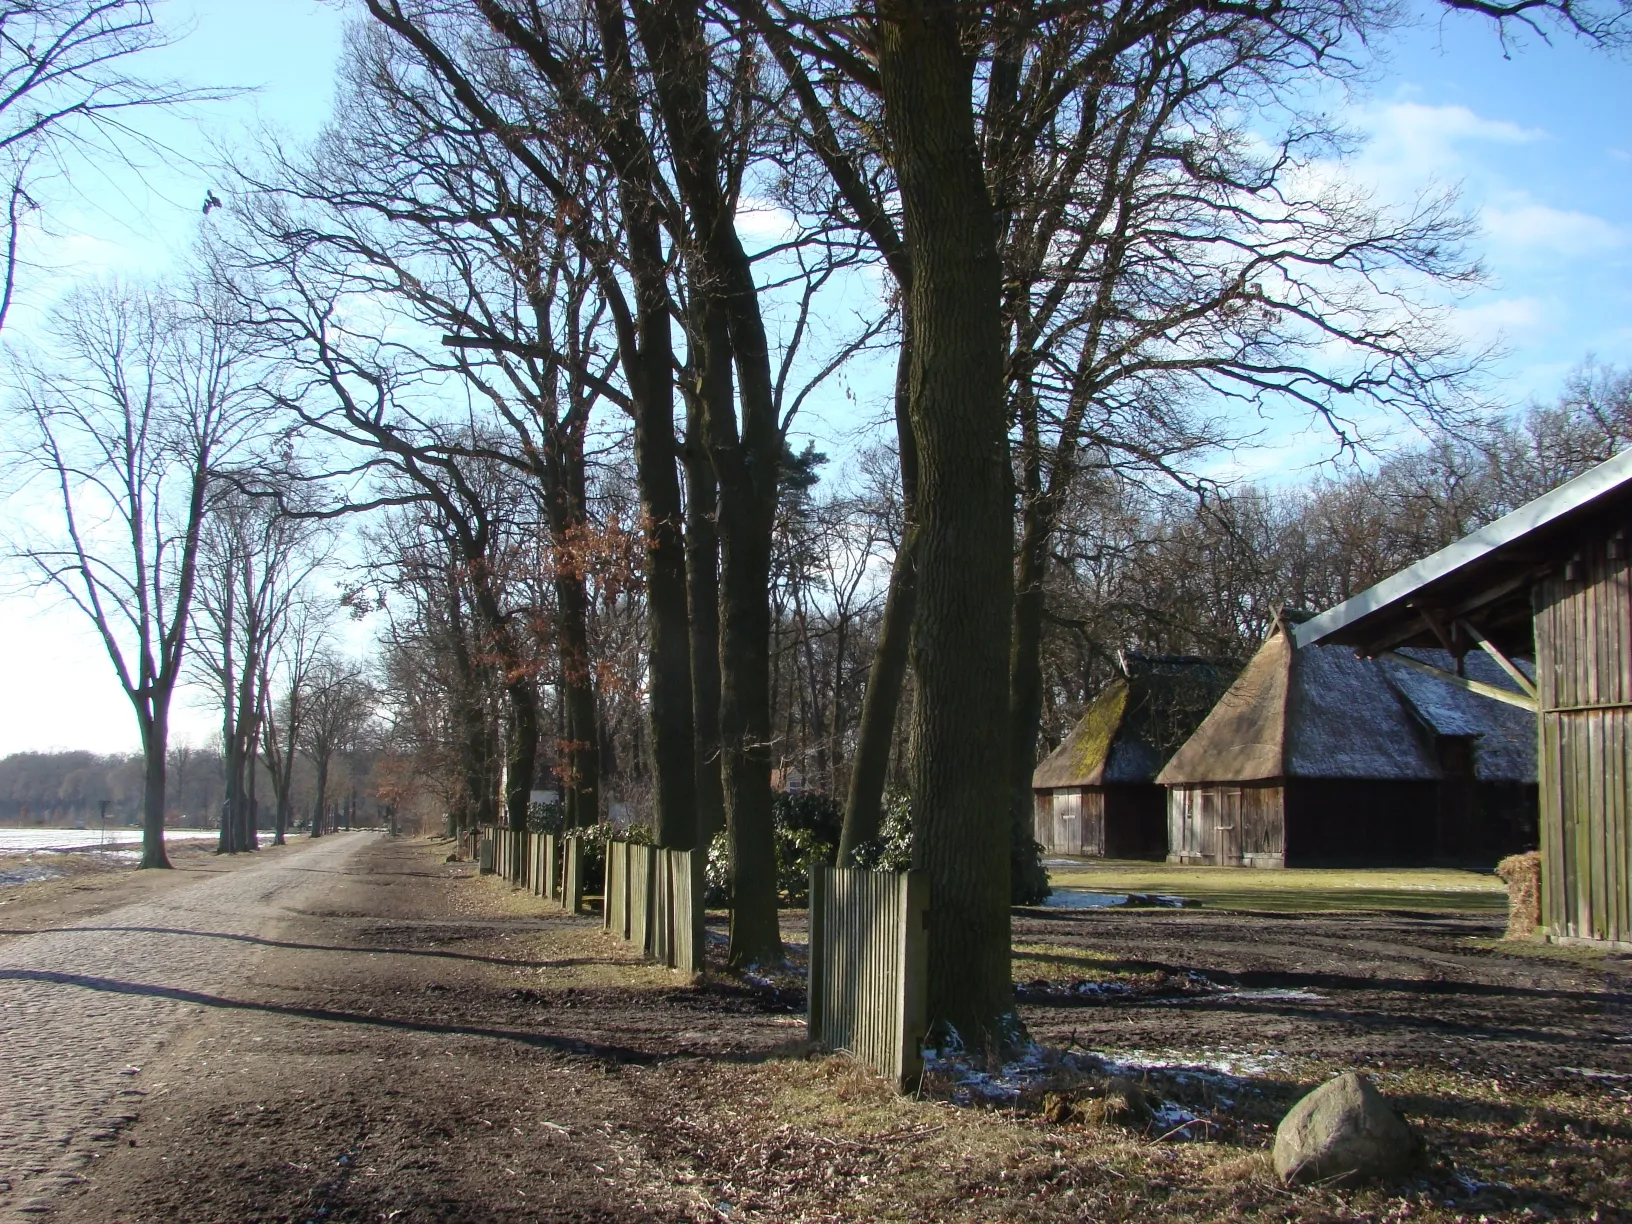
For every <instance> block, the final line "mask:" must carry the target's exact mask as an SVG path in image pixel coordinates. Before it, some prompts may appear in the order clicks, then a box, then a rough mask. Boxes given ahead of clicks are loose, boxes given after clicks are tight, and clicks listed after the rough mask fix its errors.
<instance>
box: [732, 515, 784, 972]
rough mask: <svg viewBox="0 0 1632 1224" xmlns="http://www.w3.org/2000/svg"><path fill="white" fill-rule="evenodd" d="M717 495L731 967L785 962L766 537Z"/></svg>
mask: <svg viewBox="0 0 1632 1224" xmlns="http://www.w3.org/2000/svg"><path fill="white" fill-rule="evenodd" d="M732 503H733V499H732V498H731V497H730V496H725V497H722V500H721V509H722V511H723V514H722V530H721V532H720V535H721V541H720V543H721V548H720V591H721V607H720V612H721V616H720V661H721V668H720V745H721V782H722V784H723V787H724V791H725V802H726V818H727V822H728V825H729V832H730V835H731V963H732V965H734V966H736V967H738V968H747V967H748V966H750V965H754V964H775V963H778V962H780V961H781V959H782V939H781V932H780V930H779V927H778V923H777V896H776V842H775V837H774V835H773V832H772V828H771V710H770V698H769V693H770V668H769V661H770V633H771V616H770V608H769V605H768V603H767V601H766V598H765V592H766V588H767V586H768V584H769V582H770V561H771V550H770V533H769V532H768V531H763V530H760V529H759V526H758V524H757V523H755V522H754V521H753V519H752V518H751V517H750V516H751V513H752V510H753V507H751V506H744V507H743V508H742V509H741V510H740V511H734V508H733V504H732Z"/></svg>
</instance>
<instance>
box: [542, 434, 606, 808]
mask: <svg viewBox="0 0 1632 1224" xmlns="http://www.w3.org/2000/svg"><path fill="white" fill-rule="evenodd" d="M578 458H579V460H580V463H581V460H582V453H581V452H580V454H579V456H578ZM578 474H579V476H580V478H581V476H582V472H581V470H580V471H579V473H578ZM563 478H565V473H563ZM550 492H551V502H552V509H551V512H550V518H551V522H550V527H551V532H552V534H553V535H554V537H555V538H554V544H555V551H556V557H557V560H556V566H555V580H554V587H555V625H556V649H557V652H558V653H559V654H560V657H561V701H562V705H563V707H564V711H563V712H564V714H565V722H566V726H567V728H568V735H567V737H566V742H564V743H562V744H561V745H560V746H559V753H560V756H561V758H562V760H563V763H564V764H565V765H566V769H565V770H564V774H565V776H564V777H563V778H562V793H563V798H564V799H565V804H564V806H565V809H566V813H567V816H568V818H569V822H570V824H572V825H573V826H574V827H576V826H578V825H589V824H594V823H595V820H596V818H597V816H598V814H599V812H600V793H601V770H600V753H599V752H598V751H597V750H596V749H597V745H596V743H595V736H594V735H593V734H591V733H586V731H585V728H592V727H593V726H594V725H595V677H594V669H593V660H592V659H591V658H590V650H589V593H588V591H587V590H586V589H585V586H584V573H583V568H582V566H581V564H580V563H578V562H577V561H576V560H574V559H572V558H573V550H574V546H575V545H576V544H578V543H579V542H580V541H579V539H578V537H580V536H581V535H582V531H583V528H584V521H583V515H582V514H581V513H577V512H575V508H576V507H581V506H582V504H583V503H582V500H581V498H578V497H573V496H572V495H571V494H570V493H569V492H567V491H566V490H563V491H562V492H561V493H560V494H559V495H557V494H556V493H555V491H554V490H551V491H550ZM556 502H559V503H560V505H559V506H556V505H555V503H556Z"/></svg>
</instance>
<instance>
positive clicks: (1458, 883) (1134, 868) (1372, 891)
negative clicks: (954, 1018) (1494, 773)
mask: <svg viewBox="0 0 1632 1224" xmlns="http://www.w3.org/2000/svg"><path fill="white" fill-rule="evenodd" d="M1049 882H1050V883H1052V884H1053V885H1054V886H1055V887H1056V888H1081V889H1086V890H1088V891H1090V892H1103V893H1163V894H1169V895H1173V896H1181V897H1187V898H1191V899H1194V900H1196V901H1200V902H1201V903H1202V904H1203V905H1207V906H1210V907H1214V908H1219V909H1238V910H1268V911H1273V912H1280V913H1298V912H1322V911H1332V910H1360V909H1393V910H1428V911H1435V912H1475V913H1488V912H1501V911H1504V910H1505V909H1506V908H1507V890H1506V889H1505V888H1503V886H1502V882H1501V881H1500V880H1499V879H1497V878H1496V876H1495V875H1493V874H1491V873H1489V872H1480V871H1461V870H1457V869H1455V868H1445V867H1410V868H1374V869H1368V868H1330V869H1327V868H1288V869H1285V870H1280V871H1268V870H1264V871H1258V870H1252V869H1249V868H1245V867H1182V866H1178V865H1168V864H1164V863H1150V862H1138V861H1119V860H1114V859H1095V860H1089V859H1084V860H1082V862H1081V864H1080V865H1073V866H1070V867H1061V866H1056V867H1052V868H1050V869H1049ZM1150 912H1151V914H1152V915H1153V916H1156V915H1160V914H1161V913H1162V911H1161V910H1152V911H1150Z"/></svg>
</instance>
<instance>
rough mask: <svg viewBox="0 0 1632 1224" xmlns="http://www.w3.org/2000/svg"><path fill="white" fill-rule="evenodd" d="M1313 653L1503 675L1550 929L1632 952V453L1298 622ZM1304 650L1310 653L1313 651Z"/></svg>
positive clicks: (1473, 684)
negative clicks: (1528, 724)
mask: <svg viewBox="0 0 1632 1224" xmlns="http://www.w3.org/2000/svg"><path fill="white" fill-rule="evenodd" d="M1296 637H1297V640H1298V643H1299V645H1300V647H1302V648H1303V649H1308V648H1309V647H1313V646H1322V645H1327V644H1341V645H1342V646H1344V647H1346V648H1348V649H1350V650H1357V651H1360V652H1362V653H1364V654H1367V655H1377V656H1380V657H1383V658H1387V657H1389V656H1391V655H1396V654H1398V653H1399V652H1401V651H1402V649H1403V648H1406V647H1411V646H1417V645H1441V646H1445V647H1448V648H1449V649H1450V650H1452V651H1454V652H1455V653H1456V654H1458V655H1461V654H1464V653H1466V656H1467V659H1468V661H1469V664H1470V667H1469V671H1470V674H1471V671H1472V666H1471V665H1472V663H1473V661H1474V660H1476V659H1488V660H1490V661H1492V662H1495V663H1496V664H1497V665H1498V666H1501V667H1503V668H1504V670H1505V668H1506V667H1509V666H1516V665H1515V664H1514V662H1513V660H1514V657H1516V656H1519V655H1532V654H1533V657H1534V658H1535V660H1536V664H1537V666H1536V668H1535V671H1534V680H1533V682H1530V683H1527V684H1521V685H1519V688H1520V689H1523V690H1525V691H1524V694H1523V696H1522V697H1519V696H1517V695H1515V694H1514V693H1512V692H1510V691H1508V692H1493V691H1492V690H1490V688H1489V687H1488V686H1486V685H1482V684H1479V683H1478V682H1477V681H1468V680H1465V679H1463V678H1448V679H1447V680H1446V681H1445V682H1446V683H1450V684H1455V685H1467V686H1468V687H1470V688H1472V689H1474V690H1476V691H1478V692H1480V693H1481V694H1482V695H1484V696H1486V697H1495V699H1496V701H1498V702H1500V703H1502V704H1504V705H1506V704H1513V703H1514V702H1518V703H1519V704H1521V705H1526V706H1528V707H1529V708H1530V709H1532V710H1534V711H1535V717H1536V718H1537V719H1538V722H1539V739H1540V743H1541V771H1540V772H1541V781H1540V790H1541V858H1542V889H1541V896H1542V914H1541V922H1542V928H1543V930H1544V931H1545V932H1546V933H1547V936H1548V937H1549V938H1550V939H1557V940H1565V941H1571V942H1574V941H1585V942H1589V943H1593V944H1598V945H1607V946H1609V947H1614V948H1620V949H1623V950H1632V451H1628V452H1625V453H1623V454H1620V455H1617V456H1616V457H1615V458H1613V459H1611V460H1609V461H1608V462H1606V463H1601V464H1599V465H1598V466H1597V467H1595V468H1593V469H1592V470H1591V471H1589V472H1586V473H1584V474H1582V475H1580V476H1578V477H1576V478H1575V479H1574V480H1571V481H1568V482H1566V483H1565V484H1562V485H1560V486H1559V487H1558V488H1556V489H1554V490H1553V491H1552V492H1551V493H1548V494H1545V495H1544V496H1542V497H1538V498H1537V499H1536V500H1535V501H1533V502H1530V503H1529V504H1527V505H1524V506H1521V507H1519V508H1518V509H1517V510H1515V511H1513V513H1512V514H1509V515H1507V516H1505V517H1503V518H1500V519H1497V520H1496V521H1495V522H1494V523H1491V524H1490V525H1489V526H1486V527H1482V528H1480V529H1479V530H1478V531H1475V532H1473V533H1472V534H1470V535H1467V536H1464V537H1463V538H1462V539H1460V540H1458V541H1457V542H1456V543H1455V544H1452V545H1450V546H1449V547H1448V548H1443V549H1441V550H1440V551H1439V552H1437V553H1434V554H1433V555H1432V556H1429V557H1425V558H1423V560H1421V561H1419V562H1417V563H1416V564H1415V565H1413V566H1410V567H1409V568H1407V569H1404V570H1401V571H1400V572H1399V573H1397V574H1395V575H1393V576H1392V577H1389V578H1385V579H1384V580H1383V581H1382V582H1379V583H1378V584H1377V585H1376V586H1374V587H1372V588H1371V589H1369V590H1366V591H1362V592H1361V593H1360V594H1359V595H1356V596H1355V597H1354V598H1353V599H1350V600H1348V601H1347V602H1345V603H1341V604H1339V605H1338V606H1337V607H1335V608H1332V609H1330V610H1329V611H1327V612H1324V613H1322V614H1321V615H1320V616H1317V617H1315V618H1314V619H1313V620H1311V621H1309V622H1307V623H1306V624H1303V625H1300V626H1298V628H1297V630H1296ZM1299 653H1300V654H1301V653H1303V650H1300V651H1299Z"/></svg>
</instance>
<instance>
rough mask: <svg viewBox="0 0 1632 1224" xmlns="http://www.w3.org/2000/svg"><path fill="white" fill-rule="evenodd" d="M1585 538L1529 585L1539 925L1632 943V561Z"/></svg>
mask: <svg viewBox="0 0 1632 1224" xmlns="http://www.w3.org/2000/svg"><path fill="white" fill-rule="evenodd" d="M1626 552H1627V541H1626V539H1625V538H1624V537H1622V536H1616V537H1615V538H1611V539H1607V540H1606V539H1604V538H1603V537H1601V536H1600V537H1598V538H1595V539H1590V538H1589V540H1588V542H1587V543H1585V544H1584V545H1583V546H1582V549H1581V552H1580V554H1579V555H1578V556H1577V557H1576V558H1574V559H1573V560H1571V561H1570V562H1569V563H1568V565H1567V566H1564V567H1561V568H1560V569H1558V570H1556V571H1555V572H1554V573H1553V574H1552V575H1550V576H1548V577H1546V578H1544V579H1542V580H1541V581H1539V582H1538V583H1537V584H1536V586H1535V588H1534V592H1533V599H1534V611H1535V630H1536V669H1537V674H1536V680H1537V698H1538V704H1539V706H1540V720H1539V721H1540V728H1539V734H1540V737H1541V742H1540V755H1541V778H1542V787H1541V851H1542V863H1543V874H1542V926H1543V928H1544V929H1545V930H1546V931H1547V933H1548V934H1549V935H1551V936H1553V937H1554V938H1563V939H1590V940H1603V941H1609V942H1612V943H1617V944H1632V848H1629V834H1628V828H1629V809H1632V798H1629V795H1628V788H1629V785H1632V768H1629V766H1632V758H1629V755H1628V754H1629V753H1632V566H1629V565H1628V561H1627V558H1626Z"/></svg>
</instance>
